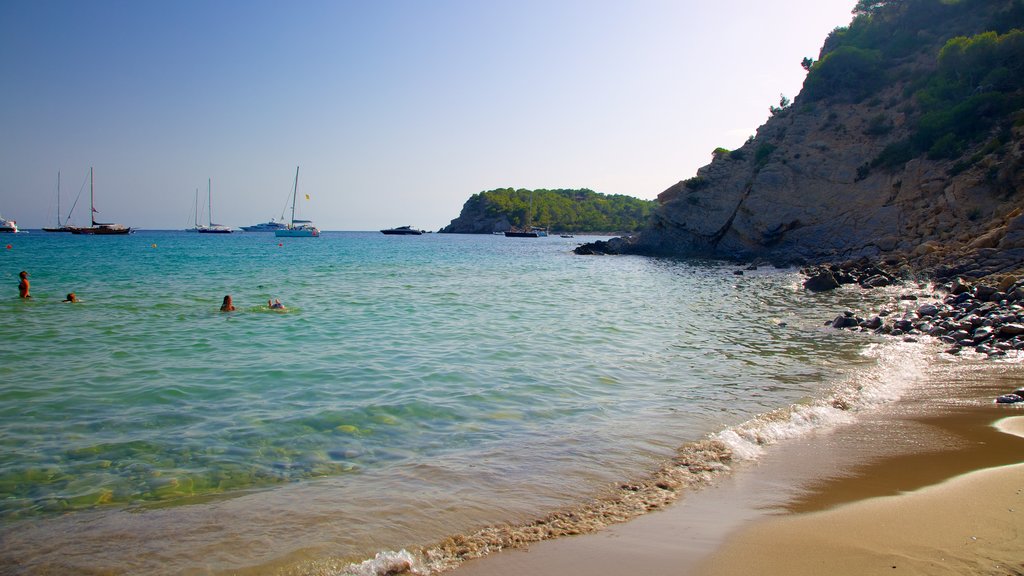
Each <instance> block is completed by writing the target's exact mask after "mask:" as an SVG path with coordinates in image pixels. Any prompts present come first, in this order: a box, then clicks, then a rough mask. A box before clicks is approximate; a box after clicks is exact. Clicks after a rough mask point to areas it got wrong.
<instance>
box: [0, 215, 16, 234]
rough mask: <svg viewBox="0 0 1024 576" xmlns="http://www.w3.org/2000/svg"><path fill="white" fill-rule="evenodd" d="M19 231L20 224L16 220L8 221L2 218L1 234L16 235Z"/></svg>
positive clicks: (0, 223) (0, 218) (0, 222)
mask: <svg viewBox="0 0 1024 576" xmlns="http://www.w3.org/2000/svg"><path fill="white" fill-rule="evenodd" d="M17 231H18V223H17V222H15V221H14V220H8V219H7V218H4V217H3V216H0V232H7V233H11V234H13V233H16V232H17Z"/></svg>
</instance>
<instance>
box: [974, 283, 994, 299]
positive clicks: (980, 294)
mask: <svg viewBox="0 0 1024 576" xmlns="http://www.w3.org/2000/svg"><path fill="white" fill-rule="evenodd" d="M996 292H999V291H998V290H996V289H995V288H993V287H991V286H978V287H977V288H975V289H974V297H975V298H977V299H978V300H981V301H982V302H989V301H991V300H990V299H991V298H992V295H993V294H995V293H996Z"/></svg>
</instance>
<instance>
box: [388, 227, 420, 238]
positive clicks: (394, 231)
mask: <svg viewBox="0 0 1024 576" xmlns="http://www.w3.org/2000/svg"><path fill="white" fill-rule="evenodd" d="M380 233H381V234H387V235H388V236H419V235H420V234H423V230H417V229H416V228H413V227H412V226H399V227H398V228H387V229H385V230H381V231H380Z"/></svg>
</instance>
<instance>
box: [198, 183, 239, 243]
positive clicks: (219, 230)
mask: <svg viewBox="0 0 1024 576" xmlns="http://www.w3.org/2000/svg"><path fill="white" fill-rule="evenodd" d="M206 202H207V204H208V206H207V209H206V215H207V218H208V220H207V224H206V226H201V225H199V224H198V223H197V224H196V232H199V233H200V234H231V233H232V232H234V230H232V229H231V227H230V226H225V225H223V224H214V223H213V179H212V178H210V179H208V180H207V181H206Z"/></svg>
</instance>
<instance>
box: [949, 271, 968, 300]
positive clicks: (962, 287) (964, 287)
mask: <svg viewBox="0 0 1024 576" xmlns="http://www.w3.org/2000/svg"><path fill="white" fill-rule="evenodd" d="M970 291H971V285H970V284H968V283H967V282H964V279H963V278H960V277H959V276H958V277H956V278H954V279H953V281H952V282H950V286H949V293H950V294H953V295H954V296H959V295H960V294H964V293H967V292H970Z"/></svg>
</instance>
